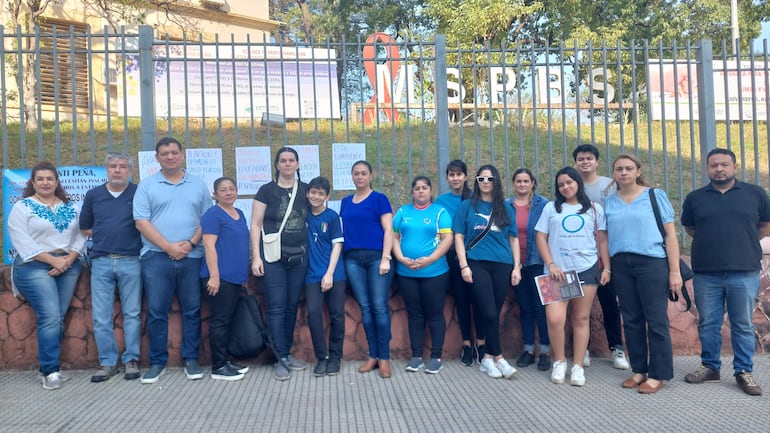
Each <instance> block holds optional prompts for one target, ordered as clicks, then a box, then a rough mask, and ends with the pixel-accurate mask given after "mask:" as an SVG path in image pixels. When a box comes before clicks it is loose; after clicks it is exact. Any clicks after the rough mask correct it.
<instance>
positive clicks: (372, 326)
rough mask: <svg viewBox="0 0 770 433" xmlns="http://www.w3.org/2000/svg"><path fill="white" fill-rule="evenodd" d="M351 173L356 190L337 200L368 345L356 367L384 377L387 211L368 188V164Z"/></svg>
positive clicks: (357, 165) (388, 271) (389, 270)
mask: <svg viewBox="0 0 770 433" xmlns="http://www.w3.org/2000/svg"><path fill="white" fill-rule="evenodd" d="M351 171H352V174H353V183H354V184H355V186H356V192H355V193H353V194H351V195H349V196H347V197H345V198H343V199H342V203H341V204H340V217H341V218H342V226H343V227H344V233H343V235H344V238H345V242H344V244H343V247H342V251H343V254H344V261H345V273H346V274H347V277H348V282H349V283H350V287H351V289H352V290H353V295H354V296H355V297H356V300H357V301H358V305H359V306H360V307H361V322H362V323H363V325H364V331H365V332H366V342H367V344H368V345H369V359H368V360H367V361H366V362H365V363H363V364H362V365H361V366H360V367H358V371H359V372H360V373H368V372H370V371H372V370H374V369H375V368H379V369H380V377H383V378H388V377H390V376H391V375H392V370H391V367H390V309H389V307H388V300H389V299H390V283H391V281H392V280H393V270H392V268H391V259H392V258H391V255H390V251H391V249H392V248H393V209H392V208H391V207H390V202H389V201H388V197H387V196H385V194H382V193H379V192H377V191H374V190H373V189H372V166H371V165H369V163H368V162H366V161H357V162H356V163H354V164H353V169H352V170H351Z"/></svg>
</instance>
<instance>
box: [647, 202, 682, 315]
mask: <svg viewBox="0 0 770 433" xmlns="http://www.w3.org/2000/svg"><path fill="white" fill-rule="evenodd" d="M654 190H655V188H650V203H651V204H652V213H654V214H655V222H656V223H658V230H660V236H661V237H662V238H663V248H666V230H665V229H664V228H663V219H662V218H661V216H660V208H658V199H657V198H656V197H655V191H654ZM679 264H680V266H684V265H683V264H682V258H681V257H680V258H679ZM683 282H684V281H683ZM682 297H684V302H685V309H684V311H688V310H689V309H690V306H691V305H692V300H691V299H690V293H689V292H688V291H687V287H685V286H684V284H682ZM668 299H670V300H671V301H673V302H677V301H679V296H677V294H676V293H674V292H672V291H670V290H669V292H668Z"/></svg>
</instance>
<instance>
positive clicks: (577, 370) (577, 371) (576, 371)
mask: <svg viewBox="0 0 770 433" xmlns="http://www.w3.org/2000/svg"><path fill="white" fill-rule="evenodd" d="M569 383H570V385H572V386H583V385H585V384H586V376H585V374H584V373H583V367H581V366H579V365H577V364H575V365H573V366H572V371H571V372H570V375H569Z"/></svg>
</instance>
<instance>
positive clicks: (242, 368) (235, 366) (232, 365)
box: [226, 361, 249, 374]
mask: <svg viewBox="0 0 770 433" xmlns="http://www.w3.org/2000/svg"><path fill="white" fill-rule="evenodd" d="M226 365H227V366H228V367H229V368H230V370H235V371H237V372H238V373H241V374H246V373H248V372H249V366H247V365H241V364H237V363H235V362H233V361H227V364H226Z"/></svg>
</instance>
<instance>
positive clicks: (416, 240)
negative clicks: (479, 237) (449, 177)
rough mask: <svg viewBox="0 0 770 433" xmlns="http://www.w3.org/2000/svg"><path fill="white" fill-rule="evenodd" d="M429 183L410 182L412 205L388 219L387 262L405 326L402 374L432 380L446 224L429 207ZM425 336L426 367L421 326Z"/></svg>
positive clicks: (440, 339)
mask: <svg viewBox="0 0 770 433" xmlns="http://www.w3.org/2000/svg"><path fill="white" fill-rule="evenodd" d="M432 193H433V190H432V187H431V184H430V179H428V178H427V177H425V176H417V177H416V178H414V180H413V181H412V203H411V204H406V205H404V206H402V207H401V208H400V209H399V210H398V211H397V212H396V215H395V216H394V217H393V232H394V235H393V258H394V259H395V260H396V261H397V264H396V282H397V283H398V287H399V289H400V291H401V294H402V296H403V297H404V303H405V304H406V311H407V317H408V322H409V340H410V342H411V345H412V360H411V361H410V362H409V364H408V365H407V366H406V371H414V372H416V371H419V370H420V369H421V368H423V367H425V372H426V373H431V374H436V373H438V372H439V370H441V368H442V364H441V352H442V350H443V348H444V334H445V332H446V321H445V320H444V298H445V297H446V290H447V286H448V285H449V265H448V264H447V261H446V257H444V256H445V254H446V253H447V251H449V248H450V247H451V245H452V239H453V237H452V218H451V217H450V216H449V212H448V211H447V210H446V209H444V208H443V207H441V206H439V205H437V204H434V203H433V197H432ZM426 322H427V324H428V330H429V331H430V340H431V350H430V360H429V361H428V363H427V365H425V364H424V363H423V361H422V352H423V340H424V336H425V324H426Z"/></svg>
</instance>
